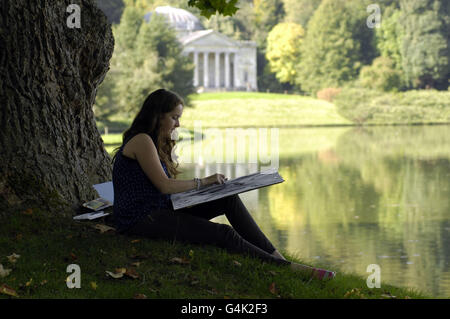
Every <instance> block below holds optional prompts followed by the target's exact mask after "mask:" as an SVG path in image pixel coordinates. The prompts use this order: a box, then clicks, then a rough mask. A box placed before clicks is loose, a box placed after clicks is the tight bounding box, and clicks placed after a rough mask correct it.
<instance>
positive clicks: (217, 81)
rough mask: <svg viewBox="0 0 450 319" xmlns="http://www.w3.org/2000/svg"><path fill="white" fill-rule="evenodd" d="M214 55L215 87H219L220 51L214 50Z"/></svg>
mask: <svg viewBox="0 0 450 319" xmlns="http://www.w3.org/2000/svg"><path fill="white" fill-rule="evenodd" d="M215 56H216V69H215V72H214V74H215V76H216V83H215V84H216V88H219V87H220V52H215Z"/></svg>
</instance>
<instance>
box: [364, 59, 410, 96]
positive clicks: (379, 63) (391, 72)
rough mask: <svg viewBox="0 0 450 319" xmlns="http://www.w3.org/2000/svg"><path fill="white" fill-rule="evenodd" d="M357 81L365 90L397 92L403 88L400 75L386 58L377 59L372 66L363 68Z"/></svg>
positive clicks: (392, 63) (392, 62)
mask: <svg viewBox="0 0 450 319" xmlns="http://www.w3.org/2000/svg"><path fill="white" fill-rule="evenodd" d="M359 79H360V81H361V85H362V86H363V87H364V88H366V89H374V90H380V91H384V92H397V91H399V90H400V89H401V88H402V87H403V80H402V73H401V72H400V71H398V70H397V69H395V66H394V61H392V60H391V59H390V58H388V57H378V58H376V59H375V60H374V61H373V63H372V65H370V66H365V67H363V68H362V69H361V72H360V74H359Z"/></svg>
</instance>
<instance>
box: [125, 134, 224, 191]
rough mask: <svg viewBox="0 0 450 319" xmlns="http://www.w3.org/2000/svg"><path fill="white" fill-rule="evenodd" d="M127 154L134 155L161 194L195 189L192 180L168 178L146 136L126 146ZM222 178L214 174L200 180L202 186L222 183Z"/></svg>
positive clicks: (153, 146)
mask: <svg viewBox="0 0 450 319" xmlns="http://www.w3.org/2000/svg"><path fill="white" fill-rule="evenodd" d="M126 147H127V153H128V154H130V155H134V156H133V157H135V158H136V160H137V161H138V163H139V165H140V166H141V168H142V170H143V171H144V173H145V174H146V175H147V177H148V178H149V179H150V181H151V182H152V184H153V185H155V187H156V188H157V189H158V190H159V191H160V192H161V193H163V194H174V193H180V192H185V191H188V190H192V189H195V188H197V183H196V182H195V181H194V180H177V179H173V178H168V177H167V175H166V173H165V172H164V169H163V167H162V165H161V163H160V161H159V156H158V151H157V150H156V146H155V144H154V143H153V140H152V139H151V138H150V136H148V135H147V134H137V135H136V136H134V137H133V138H132V139H131V140H130V141H129V142H128V143H127V145H126ZM223 179H224V176H223V175H222V174H214V175H211V176H209V177H205V178H202V179H201V183H202V185H209V184H214V183H222V180H223Z"/></svg>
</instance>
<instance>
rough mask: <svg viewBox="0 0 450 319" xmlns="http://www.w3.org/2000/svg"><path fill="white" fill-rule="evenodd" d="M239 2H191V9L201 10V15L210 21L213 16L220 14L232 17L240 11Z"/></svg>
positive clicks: (221, 0) (194, 0)
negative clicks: (237, 4)
mask: <svg viewBox="0 0 450 319" xmlns="http://www.w3.org/2000/svg"><path fill="white" fill-rule="evenodd" d="M237 1H238V0H229V1H228V0H189V1H188V5H189V6H190V7H197V8H199V9H200V14H201V15H202V16H204V17H206V18H207V19H209V18H210V17H211V16H212V15H213V14H216V12H219V13H220V14H222V15H224V16H232V15H233V14H235V13H236V11H237V10H238V7H236V3H237Z"/></svg>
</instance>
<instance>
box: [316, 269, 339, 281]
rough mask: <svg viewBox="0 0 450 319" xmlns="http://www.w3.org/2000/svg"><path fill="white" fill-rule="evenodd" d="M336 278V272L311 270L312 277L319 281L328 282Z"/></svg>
mask: <svg viewBox="0 0 450 319" xmlns="http://www.w3.org/2000/svg"><path fill="white" fill-rule="evenodd" d="M335 276H336V272H334V271H331V270H325V269H320V268H313V271H312V277H314V278H316V279H319V280H329V279H333V278H334V277H335Z"/></svg>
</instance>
